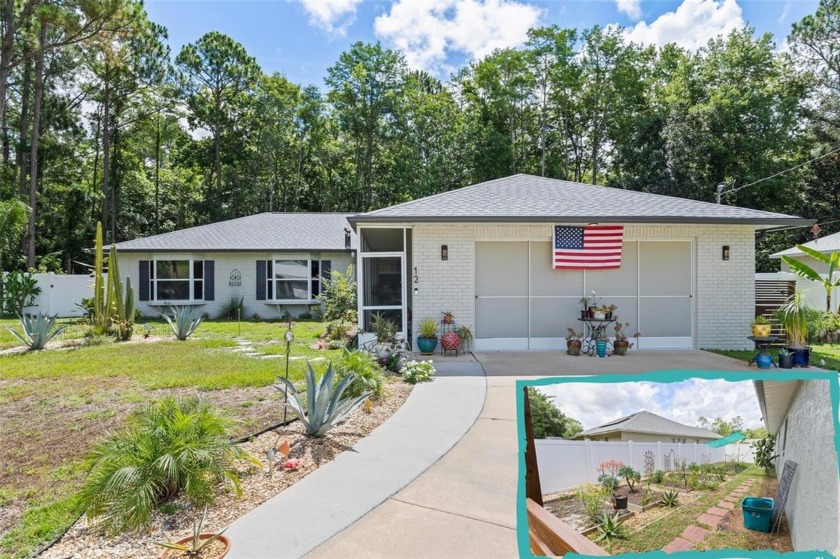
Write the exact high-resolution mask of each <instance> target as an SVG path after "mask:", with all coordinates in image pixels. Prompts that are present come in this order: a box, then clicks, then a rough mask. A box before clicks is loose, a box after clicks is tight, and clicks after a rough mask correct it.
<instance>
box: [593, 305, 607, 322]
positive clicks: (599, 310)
mask: <svg viewBox="0 0 840 559" xmlns="http://www.w3.org/2000/svg"><path fill="white" fill-rule="evenodd" d="M608 310H609V307H607V306H606V305H602V306H600V307H596V308H595V311H594V312H593V313H592V318H594V319H595V320H605V319H606V318H607V311H608Z"/></svg>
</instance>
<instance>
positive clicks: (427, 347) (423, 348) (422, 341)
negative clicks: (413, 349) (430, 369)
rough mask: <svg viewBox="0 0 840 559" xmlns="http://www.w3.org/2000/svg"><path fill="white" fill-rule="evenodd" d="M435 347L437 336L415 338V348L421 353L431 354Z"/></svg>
mask: <svg viewBox="0 0 840 559" xmlns="http://www.w3.org/2000/svg"><path fill="white" fill-rule="evenodd" d="M436 347H437V336H436V337H434V338H417V349H419V350H420V353H422V354H423V355H431V354H432V353H434V352H435V348H436Z"/></svg>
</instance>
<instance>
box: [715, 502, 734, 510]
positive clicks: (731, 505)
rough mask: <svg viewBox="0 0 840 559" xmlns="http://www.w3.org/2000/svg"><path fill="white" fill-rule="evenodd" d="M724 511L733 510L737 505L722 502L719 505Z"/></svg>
mask: <svg viewBox="0 0 840 559" xmlns="http://www.w3.org/2000/svg"><path fill="white" fill-rule="evenodd" d="M717 506H719V507H720V508H722V509H726V510H732V509H734V508H735V503H730V502H729V501H721V502H719V503H718V504H717Z"/></svg>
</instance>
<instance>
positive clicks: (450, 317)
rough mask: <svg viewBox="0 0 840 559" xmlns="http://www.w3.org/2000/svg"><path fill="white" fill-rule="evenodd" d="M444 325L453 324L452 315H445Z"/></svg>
mask: <svg viewBox="0 0 840 559" xmlns="http://www.w3.org/2000/svg"><path fill="white" fill-rule="evenodd" d="M443 323H444V324H452V315H451V314H444V315H443Z"/></svg>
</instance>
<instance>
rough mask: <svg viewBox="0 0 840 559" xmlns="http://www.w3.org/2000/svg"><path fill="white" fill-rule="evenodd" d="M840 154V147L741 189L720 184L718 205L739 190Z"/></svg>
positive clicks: (718, 187) (740, 187)
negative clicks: (724, 198) (727, 187)
mask: <svg viewBox="0 0 840 559" xmlns="http://www.w3.org/2000/svg"><path fill="white" fill-rule="evenodd" d="M838 152H840V147H839V148H835V149H833V150H831V151H829V152H828V153H824V154H822V155H820V156H817V157H815V158H813V159H809V160H808V161H805V162H804V163H800V164H799V165H796V166H795V167H791V168H790V169H785V170H784V171H779V172H778V173H776V174H775V175H770V176H769V177H764V178H763V179H758V180H757V181H754V182H751V183H749V184H745V185H744V186H739V187H737V188H731V190H725V189H726V185H725V184H723V183H721V184H719V185H718V186H717V203H718V204H720V200H721V198H722V197H723V196H726V195H727V194H732V193H734V192H738V191H739V190H743V189H745V188H747V187H750V186H753V185H756V184H758V183H760V182H764V181H769V180H770V179H774V178H776V177H778V176H780V175H784V174H785V173H789V172H791V171H795V170H796V169H799V168H800V167H804V166H805V165H808V164H810V163H813V162H814V161H818V160H820V159H823V158H824V157H828V156H829V155H831V154H833V153H838Z"/></svg>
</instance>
